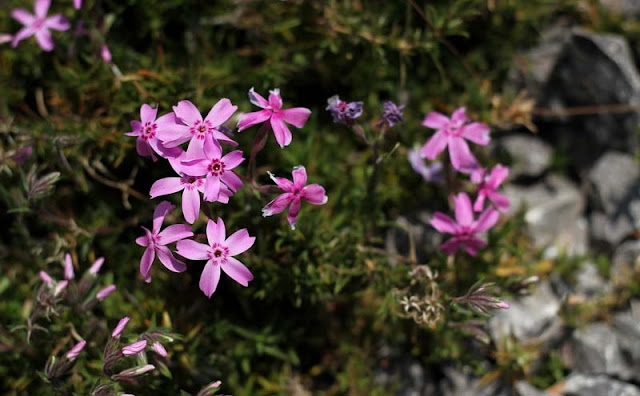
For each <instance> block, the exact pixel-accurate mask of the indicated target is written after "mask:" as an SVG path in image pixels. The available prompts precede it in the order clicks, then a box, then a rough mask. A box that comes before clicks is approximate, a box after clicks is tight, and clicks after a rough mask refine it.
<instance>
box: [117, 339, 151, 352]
mask: <svg viewBox="0 0 640 396" xmlns="http://www.w3.org/2000/svg"><path fill="white" fill-rule="evenodd" d="M146 347H147V340H140V341H136V342H134V343H133V344H129V345H127V346H125V347H123V348H122V350H121V351H120V352H122V354H123V355H124V356H134V355H137V354H139V353H140V352H142V351H144V349H145V348H146Z"/></svg>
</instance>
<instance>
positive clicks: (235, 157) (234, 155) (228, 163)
mask: <svg viewBox="0 0 640 396" xmlns="http://www.w3.org/2000/svg"><path fill="white" fill-rule="evenodd" d="M221 161H222V162H224V169H225V170H231V169H233V168H235V167H236V166H238V165H240V164H241V163H242V162H243V161H244V157H243V155H242V151H241V150H236V151H232V152H230V153H228V154H226V155H225V156H224V157H222V159H221Z"/></svg>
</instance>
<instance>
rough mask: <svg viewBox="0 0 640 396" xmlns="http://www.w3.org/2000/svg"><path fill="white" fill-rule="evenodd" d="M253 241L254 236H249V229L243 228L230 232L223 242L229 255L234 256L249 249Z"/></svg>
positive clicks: (254, 239)
mask: <svg viewBox="0 0 640 396" xmlns="http://www.w3.org/2000/svg"><path fill="white" fill-rule="evenodd" d="M255 241H256V237H252V236H249V231H247V229H246V228H243V229H241V230H238V231H236V232H234V233H233V234H231V236H229V238H227V240H226V241H224V244H225V245H226V246H227V247H228V248H229V255H230V256H235V255H237V254H240V253H242V252H245V251H247V250H249V249H250V248H251V246H253V243H254V242H255Z"/></svg>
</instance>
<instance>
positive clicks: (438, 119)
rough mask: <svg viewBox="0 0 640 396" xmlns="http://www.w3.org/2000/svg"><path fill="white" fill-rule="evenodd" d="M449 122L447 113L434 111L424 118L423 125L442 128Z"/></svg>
mask: <svg viewBox="0 0 640 396" xmlns="http://www.w3.org/2000/svg"><path fill="white" fill-rule="evenodd" d="M449 122H450V121H449V117H447V116H446V115H444V114H441V113H438V112H437V111H432V112H430V113H429V114H427V116H426V117H425V118H424V120H423V121H422V125H424V126H426V127H429V128H433V129H442V128H444V127H446V126H447V125H448V124H449Z"/></svg>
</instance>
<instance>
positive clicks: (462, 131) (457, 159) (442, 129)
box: [420, 107, 490, 173]
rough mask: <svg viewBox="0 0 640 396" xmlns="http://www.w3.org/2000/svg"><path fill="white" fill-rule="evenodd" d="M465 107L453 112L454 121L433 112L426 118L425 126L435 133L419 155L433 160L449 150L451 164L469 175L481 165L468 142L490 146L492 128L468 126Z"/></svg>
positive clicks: (475, 125)
mask: <svg viewBox="0 0 640 396" xmlns="http://www.w3.org/2000/svg"><path fill="white" fill-rule="evenodd" d="M469 121H470V120H469V118H467V116H466V109H465V108H464V107H461V108H459V109H458V110H456V111H454V112H453V114H452V115H451V119H449V118H448V117H446V116H445V115H443V114H440V113H438V112H435V111H432V112H431V113H429V114H427V116H426V118H425V119H424V121H422V125H424V126H426V127H429V128H434V129H436V133H435V134H434V135H433V136H431V138H430V139H429V140H428V141H427V142H426V143H425V144H424V146H422V149H421V150H420V155H422V157H424V158H428V159H430V160H434V159H435V158H436V157H437V156H438V155H439V154H440V153H441V152H442V151H443V150H444V149H445V148H446V147H447V146H449V156H450V157H451V164H452V165H453V167H454V168H455V169H456V170H459V171H461V172H465V173H469V172H471V171H473V170H474V169H476V168H478V161H477V160H476V158H475V157H474V156H473V154H471V151H470V150H469V146H468V145H467V142H466V141H465V139H468V140H470V141H472V142H474V143H476V144H480V145H483V146H484V145H487V144H489V140H490V139H489V127H488V126H487V125H486V124H483V123H480V122H472V123H470V124H468V122H469Z"/></svg>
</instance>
